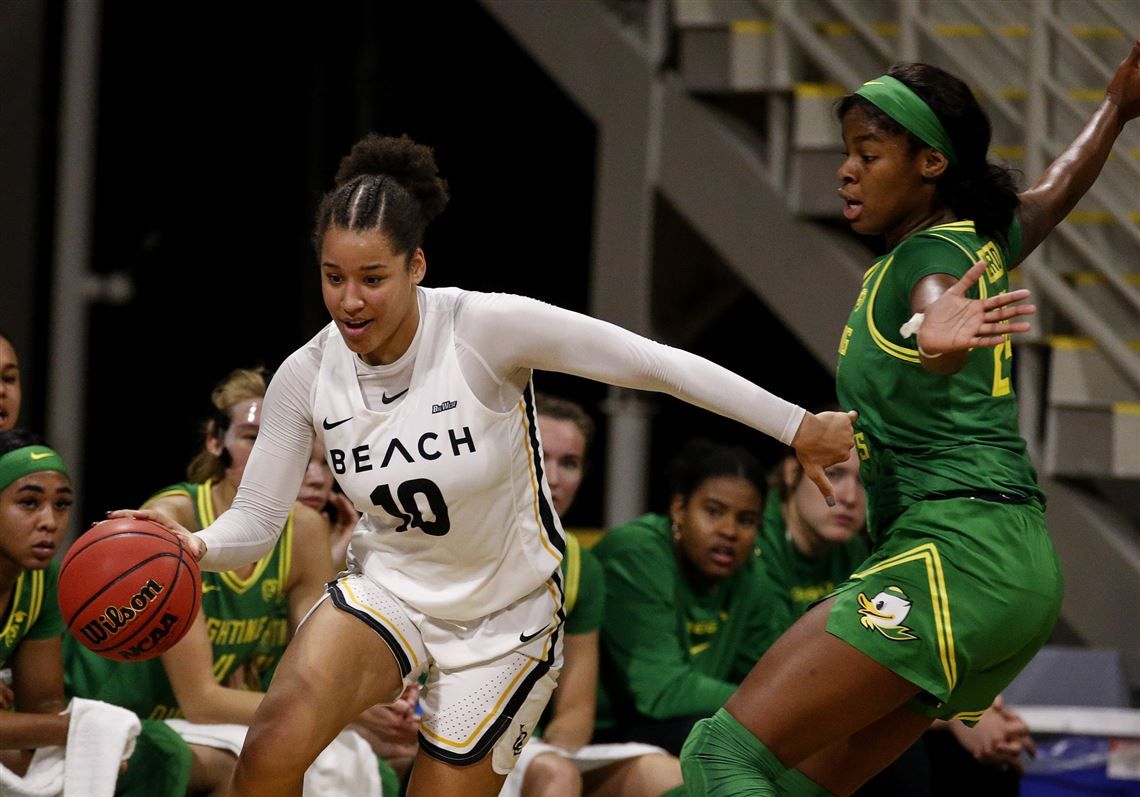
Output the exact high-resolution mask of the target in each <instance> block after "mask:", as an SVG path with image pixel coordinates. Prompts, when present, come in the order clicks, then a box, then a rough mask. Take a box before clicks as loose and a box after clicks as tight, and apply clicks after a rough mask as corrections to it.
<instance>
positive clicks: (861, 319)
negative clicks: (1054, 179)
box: [836, 221, 1044, 540]
mask: <svg viewBox="0 0 1140 797" xmlns="http://www.w3.org/2000/svg"><path fill="white" fill-rule="evenodd" d="M1020 248H1021V228H1020V226H1019V225H1018V223H1017V222H1016V221H1015V222H1014V224H1013V226H1012V227H1011V228H1010V235H1009V243H1008V244H1007V245H1002V244H1001V243H999V242H998V241H996V240H991V239H988V238H983V237H981V236H979V235H978V234H977V232H976V231H975V230H974V223H973V222H972V221H957V222H952V223H950V224H940V225H937V226H935V227H930V228H928V229H925V230H922V231H920V232H917V233H915V234H914V235H911V236H910V237H909V238H907V239H906V240H904V241H903V242H902V243H900V244H899V245H898V246H896V247H895V248H894V249H893V250H891V251H890V252H888V253H887V254H886V255H884V256H883V257H881V258H879V259H878V260H876V261H875V263H874V265H872V266H871V268H870V269H869V270H868V271H867V273H866V274H865V275H864V277H863V288H862V290H861V291H860V292H859V296H858V298H857V299H856V301H855V309H854V310H852V311H851V317H850V319H849V320H848V322H847V326H846V327H845V328H844V329H843V335H842V338H841V340H840V343H839V367H838V373H837V384H836V387H837V390H838V393H839V400H840V403H841V404H842V406H843V407H845V408H848V409H855V410H858V411H859V421H858V422H857V423H856V425H855V431H856V435H855V445H856V448H857V449H858V452H859V458H860V474H861V476H862V478H863V484H864V486H865V487H866V489H867V527H868V530H869V531H870V533H871V537H872V539H875V540H877V539H878V538H879V535H881V533H882V531H883V530H884V529H885V528H887V526H889V525H890V523H891V521H892V520H893V519H894V518H896V517H897V516H898V515H899V513H901V512H902V511H903V510H904V509H905V508H906V507H907V506H910V505H911V504H913V503H914V502H916V501H921V500H924V499H931V498H939V497H946V496H954V495H964V494H968V493H984V492H993V493H1004V494H1007V495H1012V496H1017V497H1022V498H1032V499H1036V500H1038V501H1041V502H1044V496H1043V495H1042V493H1041V491H1040V489H1038V487H1037V476H1036V473H1035V472H1034V470H1033V466H1032V464H1031V463H1030V461H1029V457H1028V454H1027V453H1026V447H1025V441H1024V440H1023V439H1022V438H1021V435H1020V433H1019V431H1018V424H1017V400H1016V398H1015V396H1014V394H1013V389H1012V387H1011V384H1010V366H1011V357H1012V349H1011V347H1010V344H1009V339H1008V338H1007V339H1006V342H1005V343H1004V344H1002V345H1001V346H998V347H996V348H993V349H975V350H973V351H971V352H970V354H969V357H968V361H967V363H966V365H965V366H964V367H963V368H962V370H961V371H959V372H958V373H956V374H952V375H950V376H940V375H938V374H934V373H930V372H929V371H927V370H926V369H925V368H924V367H923V366H922V363H921V362H920V361H919V356H918V350H917V348H916V345H917V344H916V342H915V339H914V338H908V339H903V338H902V337H901V336H900V335H899V327H900V326H902V325H903V324H904V323H905V322H906V321H907V320H908V319H909V318H910V316H911V310H910V293H911V290H912V289H913V288H914V286H915V285H916V284H917V283H918V281H919V280H921V279H922V278H923V277H926V276H929V275H931V274H949V275H951V276H953V277H961V276H962V275H963V274H964V273H965V272H966V271H967V270H968V269H969V268H970V266H971V265H972V264H973V263H974V262H975V261H977V260H985V261H986V262H987V263H988V264H989V268H987V269H986V273H985V275H983V277H982V278H981V280H979V282H978V285H977V287H976V288H974V289H972V290H971V296H973V297H975V298H977V297H981V298H985V297H987V296H993V295H995V294H998V293H1002V292H1004V291H1005V290H1006V289H1007V287H1008V284H1009V277H1008V269H1009V268H1010V267H1011V266H1012V265H1014V264H1015V263H1016V262H1017V260H1016V258H1017V255H1018V252H1019V250H1020Z"/></svg>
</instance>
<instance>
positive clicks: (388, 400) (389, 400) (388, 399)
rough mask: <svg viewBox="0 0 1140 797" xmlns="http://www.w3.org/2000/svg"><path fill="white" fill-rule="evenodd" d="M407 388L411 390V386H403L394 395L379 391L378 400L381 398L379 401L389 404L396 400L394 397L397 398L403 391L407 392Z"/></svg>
mask: <svg viewBox="0 0 1140 797" xmlns="http://www.w3.org/2000/svg"><path fill="white" fill-rule="evenodd" d="M409 390H411V388H410V387H406V388H404V389H403V390H401V391H400V392H399V393H397V394H396V395H394V396H389V395H388V394H387V393H381V394H380V400H381V401H383V402H384V403H385V404H391V403H392V402H393V401H395V400H396V399H398V398H399V397H400V396H402V395H404V394H405V393H407V392H408V391H409Z"/></svg>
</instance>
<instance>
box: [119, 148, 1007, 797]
mask: <svg viewBox="0 0 1140 797" xmlns="http://www.w3.org/2000/svg"><path fill="white" fill-rule="evenodd" d="M446 202H447V186H446V183H445V182H444V181H443V180H442V179H441V178H440V177H439V175H438V172H437V169H436V165H435V162H434V158H433V156H432V153H431V150H430V149H428V148H427V147H424V146H421V145H418V144H415V143H414V142H412V141H411V140H410V139H408V138H406V137H402V138H400V139H393V138H381V137H379V136H376V135H370V136H368V137H367V138H365V139H364V140H362V141H361V142H359V143H358V144H357V145H356V146H355V147H354V148H353V150H352V152H351V154H350V155H349V156H348V157H347V158H345V159H344V160H343V161H342V163H341V166H340V169H339V171H338V173H337V177H336V187H335V188H334V189H333V190H332V191H330V192H329V193H328V194H326V195H325V197H324V198H323V200H322V202H321V206H320V208H319V210H318V214H317V224H316V230H315V241H316V244H317V247H318V249H319V254H320V272H321V283H322V293H323V297H324V301H325V306H326V308H327V309H328V311H329V313H330V315H331V316H332V319H333V320H332V323H330V324H329V325H328V327H326V328H325V329H324V330H322V331H321V332H320V333H318V334H317V336H316V337H314V338H313V339H312V340H311V341H309V342H308V343H307V344H305V345H304V346H303V347H302V348H300V349H299V350H297V351H296V352H295V353H294V354H293V355H291V356H290V357H289V358H288V359H287V360H286V362H285V363H284V364H283V365H282V367H281V368H280V369H279V370H278V371H277V374H276V376H275V377H274V380H273V383H272V384H271V386H270V388H269V393H268V394H267V396H266V399H265V403H264V407H263V416H262V417H263V421H262V427H261V433H260V435H259V436H258V439H257V443H256V445H255V447H254V449H253V452H252V454H251V456H250V459H249V463H248V466H247V468H246V472H245V478H244V480H243V482H242V485H241V488H240V490H239V491H238V494H237V496H236V497H235V499H234V502H233V505H232V508H231V510H230V511H229V512H226V513H225V514H224V515H223V516H221V517H220V518H219V519H218V520H217V522H215V523H214V524H213V525H211V526H210V527H208V528H206V529H204V530H202V531H201V532H198V533H197V534H194V535H190V534H189V533H185V532H184V530H180V529H175V530H176V531H179V532H180V533H183V534H184V540H185V542H186V544H187V545H188V546H190V548H191V550H192V551H193V552H194V553H195V555H196V556H198V557H200V559H201V564H202V566H203V567H204V568H206V569H210V570H226V569H231V568H234V567H237V566H239V565H242V564H246V563H249V562H251V561H255V560H256V559H258V558H259V557H260V556H262V555H263V554H264V553H265V552H266V551H268V550H269V549H270V548H271V547H272V546H273V544H274V540H275V539H276V536H277V534H278V533H279V530H280V528H281V526H282V525H283V523H284V519H285V516H286V515H287V514H288V511H289V509H290V508H291V507H292V504H293V499H294V498H295V497H296V495H297V491H298V488H299V487H300V484H301V479H302V477H303V474H304V471H305V467H306V464H307V462H308V460H309V453H310V450H311V447H312V445H313V439H314V436H316V438H317V439H318V440H319V442H320V443H321V445H323V447H324V449H325V451H326V452H327V454H328V462H329V465H330V467H332V469H333V472H334V473H335V475H336V478H337V480H338V481H339V482H340V484H341V486H342V487H343V488H344V491H345V493H346V494H347V495H348V496H349V498H351V499H352V501H353V503H354V504H355V505H356V507H357V509H359V510H360V511H361V512H362V513H363V516H362V518H361V521H360V523H359V524H358V526H357V529H356V531H355V533H354V536H353V541H352V545H351V548H350V554H349V560H350V562H349V569H348V570H347V571H346V573H344V574H342V576H341V577H340V578H338V579H337V580H336V581H334V582H333V583H332V584H330V586H329V588H328V593H327V597H329V598H330V599H329V600H324V601H322V602H321V603H319V604H318V605H317V606H316V608H315V609H314V610H313V611H312V612H311V614H310V616H309V618H308V619H307V620H306V622H305V623H304V625H303V626H302V627H301V629H300V630H299V631H298V633H297V635H296V637H295V638H294V639H293V641H292V642H291V643H290V645H289V647H288V648H287V650H286V653H285V656H284V658H283V659H282V661H281V664H280V666H279V667H278V670H277V673H276V677H275V679H274V681H273V684H272V686H271V688H270V690H269V692H268V694H267V696H266V697H265V699H264V700H263V702H262V703H261V706H260V708H259V709H258V712H257V715H256V716H255V718H254V721H253V724H252V726H251V728H250V731H249V734H248V736H247V737H246V742H245V747H244V749H243V751H242V754H241V756H240V758H239V761H238V764H237V768H236V771H235V775H234V783H233V794H235V795H254V794H256V795H259V797H263V796H264V795H286V794H288V795H300V793H301V783H302V779H303V774H304V772H305V769H306V768H307V767H308V766H309V764H310V762H312V761H313V759H314V758H315V756H316V755H317V754H318V753H319V752H320V750H322V749H323V748H324V747H325V745H327V744H328V743H329V741H331V740H332V739H333V737H335V736H336V735H337V733H338V732H339V731H340V730H341V729H342V728H343V727H344V726H345V725H347V724H348V723H349V722H351V721H352V720H353V719H354V718H355V717H356V716H357V715H359V714H360V712H361V711H363V710H364V709H366V708H368V707H369V706H372V705H374V704H376V703H378V702H384V701H392V700H395V699H396V698H397V697H398V696H399V695H400V694H401V693H402V692H403V690H404V687H405V685H406V684H409V683H412V682H413V681H415V680H416V679H418V678H419V677H420V676H421V674H424V673H426V677H427V680H426V683H425V686H424V689H423V694H422V706H423V717H422V722H421V733H420V753H419V755H418V757H417V760H416V763H415V767H414V773H413V776H412V781H411V784H410V787H409V794H411V795H413V797H426V796H427V795H431V797H450V796H451V795H456V797H459V796H461V797H478V796H480V795H486V797H492V795H495V794H497V793H498V791H499V788H500V786H501V784H502V781H503V778H504V777H505V775H506V773H507V772H509V771H510V769H511V767H512V766H513V765H514V761H515V759H516V758H517V756H518V754H519V753H520V752H521V751H522V747H523V745H524V744H525V743H526V741H527V739H528V738H529V736H530V734H531V732H532V730H533V728H534V724H535V722H536V721H537V720H538V718H539V715H540V713H541V711H542V708H543V706H544V705H545V703H546V702H547V699H548V698H549V696H550V693H551V691H552V689H553V688H554V684H555V678H556V675H557V671H558V668H559V665H560V658H561V641H562V628H561V627H562V620H563V613H562V594H561V586H560V583H559V574H558V568H559V562H560V560H561V557H562V551H563V548H564V538H563V532H562V529H561V526H560V524H559V520H558V517H557V515H556V514H555V513H554V512H553V511H552V510H551V498H550V490H549V487H548V486H547V484H546V482H545V479H544V478H543V470H542V467H543V466H542V458H541V454H540V451H541V446H540V441H539V437H538V430H537V427H536V426H535V417H534V402H533V396H532V392H531V387H530V377H531V372H532V370H534V369H541V370H549V371H559V372H563V373H570V374H575V375H578V376H583V377H587V378H592V379H596V380H599V381H603V382H607V383H610V384H614V385H620V386H624V387H630V388H640V389H645V390H656V391H661V392H665V393H669V394H671V395H673V396H676V397H678V398H680V399H682V400H684V401H688V402H690V403H693V404H696V405H698V406H701V407H705V408H707V409H710V410H712V411H714V412H717V413H719V414H721V415H725V416H727V417H730V418H734V419H736V420H738V421H740V422H741V423H744V424H747V425H749V426H751V427H753V428H756V429H759V430H760V431H762V432H765V433H767V434H769V435H771V436H773V437H776V438H778V439H780V440H781V441H783V442H785V443H789V444H791V445H792V446H793V447H795V449H796V451H797V453H798V455H799V457H800V459H801V461H802V462H803V464H804V469H805V473H806V474H807V475H808V476H809V478H811V479H812V480H813V481H815V482H816V483H817V484H819V485H820V488H821V490H823V492H824V494H825V495H830V492H831V490H830V485H829V484H828V482H827V479H826V477H825V476H824V468H826V467H827V466H829V465H831V464H833V463H835V462H839V461H842V460H844V459H846V458H847V455H848V452H849V451H850V450H851V447H852V443H853V437H852V427H851V424H852V416H853V415H854V413H850V414H844V413H823V414H820V415H812V414H810V413H805V412H804V410H802V409H801V408H799V407H797V406H794V405H792V404H789V403H788V402H785V401H783V400H782V399H779V398H777V397H776V396H773V395H771V394H770V393H768V392H766V391H764V390H763V389H761V388H759V387H757V386H755V385H753V384H751V383H750V382H748V381H746V380H744V379H742V378H740V377H738V376H736V375H735V374H733V373H731V372H729V371H727V370H725V369H723V368H721V367H719V366H716V365H714V364H712V363H710V362H708V361H706V360H703V359H701V358H699V357H696V356H694V355H691V354H687V353H685V352H682V351H679V350H676V349H672V348H669V347H667V346H663V345H660V344H657V343H654V342H652V341H649V340H646V339H644V338H642V337H639V336H637V335H634V334H633V333H631V332H628V331H626V330H624V329H621V328H619V327H616V326H613V325H611V324H607V323H604V322H602V321H598V320H596V319H593V318H589V317H587V316H584V315H580V314H577V313H572V312H569V311H566V310H561V309H558V308H555V307H551V306H549V305H546V304H543V303H541V302H538V301H534V300H530V299H525V298H522V297H518V296H511V295H505V294H480V293H472V292H466V291H462V290H458V289H454V288H449V289H429V288H423V287H420V282H421V281H422V280H423V278H424V272H425V268H426V262H425V259H424V253H423V250H422V248H421V243H422V241H423V234H424V229H425V228H426V226H427V224H428V223H429V222H430V221H431V220H432V219H433V218H434V217H435V216H436V215H438V214H439V213H440V211H442V210H443V207H444V205H445V204H446ZM1018 298H1020V297H1018ZM996 306H997V305H996V304H995V303H994V302H991V303H990V304H988V305H986V307H984V308H982V307H981V305H980V303H977V302H974V303H971V308H970V309H972V310H974V311H975V312H974V318H975V325H976V326H978V327H979V328H981V327H982V326H983V324H984V322H988V321H994V320H998V319H999V318H1000V317H1002V316H1001V314H1000V311H998V310H992V309H991V308H993V307H996ZM987 310H988V311H989V312H988V313H987V312H984V311H987ZM127 513H128V511H124V512H123V513H120V514H127ZM135 514H138V515H141V516H144V517H151V518H154V519H157V520H160V521H163V522H166V523H167V525H172V526H173V525H175V524H172V523H171V522H170V521H169V519H164V518H162V517H156V516H155V515H154V514H153V513H146V512H138V513H135Z"/></svg>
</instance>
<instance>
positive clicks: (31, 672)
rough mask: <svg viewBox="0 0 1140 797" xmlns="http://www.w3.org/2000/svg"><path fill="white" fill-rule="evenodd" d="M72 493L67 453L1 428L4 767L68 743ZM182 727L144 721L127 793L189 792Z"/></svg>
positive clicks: (121, 787) (123, 792)
mask: <svg viewBox="0 0 1140 797" xmlns="http://www.w3.org/2000/svg"><path fill="white" fill-rule="evenodd" d="M73 501H74V490H73V489H72V485H71V479H70V477H69V476H68V473H67V468H66V466H65V465H64V463H63V460H62V459H60V457H59V455H58V454H57V453H56V452H55V451H53V450H52V449H50V448H48V447H47V446H46V445H44V443H43V441H42V440H40V439H39V438H38V437H36V436H35V435H32V434H29V433H28V432H25V431H22V430H7V431H2V432H0V672H2V673H4V674H5V675H4V677H3V678H2V679H0V765H2V766H4V767H6V768H7V769H8V770H10V771H11V772H14V773H15V774H17V775H21V776H22V775H23V774H24V773H25V771H26V770H27V767H28V765H29V763H30V762H31V758H32V754H33V753H34V752H35V750H36V749H37V748H40V747H47V746H52V745H65V744H67V734H68V727H69V724H68V722H69V717H68V716H67V715H64V714H60V713H59V712H60V711H62V710H63V709H64V707H65V706H66V705H67V702H66V699H65V695H64V681H63V654H62V652H61V645H60V638H61V636H62V635H63V633H64V629H65V625H64V619H63V617H61V616H60V612H59V601H58V599H57V597H56V595H57V585H58V581H59V562H57V561H55V560H54V559H53V557H54V556H55V554H56V553H57V551H58V550H59V547H60V544H61V543H62V542H63V535H64V533H65V532H66V530H67V525H68V517H69V515H70V511H71V505H72V502H73ZM184 748H185V745H183V744H182V743H181V739H179V738H178V735H177V734H176V733H174V731H172V730H170V729H169V728H167V727H166V726H165V725H163V724H162V723H159V722H143V725H142V730H141V732H140V734H139V736H138V737H137V738H136V739H135V752H134V754H133V755H132V756H131V759H130V761H129V762H128V767H127V771H126V772H125V773H124V774H122V775H120V777H119V780H118V782H117V784H116V791H115V793H116V794H117V795H120V797H161V796H162V795H168V796H169V797H181V795H182V794H184V793H185V791H186V781H187V777H188V765H189V761H188V756H185V755H184V753H185V750H184Z"/></svg>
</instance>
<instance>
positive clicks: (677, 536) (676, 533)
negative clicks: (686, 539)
mask: <svg viewBox="0 0 1140 797" xmlns="http://www.w3.org/2000/svg"><path fill="white" fill-rule="evenodd" d="M680 541H681V527H680V526H678V525H677V521H675V520H674V521H673V542H680Z"/></svg>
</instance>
